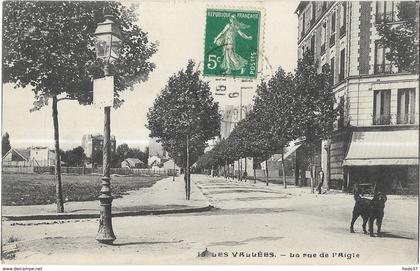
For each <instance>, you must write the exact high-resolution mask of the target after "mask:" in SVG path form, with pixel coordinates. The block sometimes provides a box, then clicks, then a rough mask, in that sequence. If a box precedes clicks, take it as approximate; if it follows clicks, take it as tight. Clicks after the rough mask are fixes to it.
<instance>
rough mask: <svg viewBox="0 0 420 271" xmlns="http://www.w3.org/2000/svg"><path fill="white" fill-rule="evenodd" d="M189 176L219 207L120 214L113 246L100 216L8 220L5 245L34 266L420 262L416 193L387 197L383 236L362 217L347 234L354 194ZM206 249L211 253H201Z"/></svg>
mask: <svg viewBox="0 0 420 271" xmlns="http://www.w3.org/2000/svg"><path fill="white" fill-rule="evenodd" d="M192 179H193V180H194V181H195V183H196V185H197V186H198V187H199V188H200V190H201V191H202V193H203V194H204V195H205V196H206V197H207V198H208V200H209V201H210V202H211V203H212V204H213V205H214V206H215V207H216V209H215V210H214V211H211V212H204V213H195V214H177V215H160V216H143V217H126V218H115V219H114V220H113V225H114V231H115V233H116V235H117V238H118V239H117V241H116V243H115V245H114V246H112V247H110V246H103V245H98V244H97V243H96V242H95V240H94V236H95V232H96V230H97V221H95V220H80V221H70V222H69V221H63V222H64V223H62V224H50V223H52V222H51V221H50V222H47V221H46V222H36V223H38V224H37V225H34V224H32V225H30V224H25V225H16V224H14V225H13V224H10V223H4V224H3V226H5V230H6V231H5V232H6V233H7V235H8V236H17V237H18V239H19V238H20V241H18V242H14V243H12V244H9V245H6V248H7V249H8V250H10V249H13V248H14V249H15V250H16V251H15V254H16V260H17V261H19V262H31V263H33V262H40V263H45V262H48V263H75V262H77V263H101V262H102V263H119V264H130V263H135V264H144V263H157V264H159V263H160V264H170V263H175V264H182V263H183V264H186V263H200V264H213V263H227V262H229V263H236V264H238V263H254V264H275V263H277V264H287V263H289V264H290V263H291V264H293V263H296V264H302V263H310V264H331V263H334V264H414V263H415V262H416V259H417V238H418V235H417V198H401V197H392V196H390V197H389V200H388V202H387V207H386V210H385V213H386V214H385V219H384V223H383V231H384V232H385V236H384V237H381V238H371V237H369V236H367V235H364V234H363V233H362V232H361V221H358V222H357V223H356V224H357V225H356V231H357V232H356V233H354V234H351V233H350V232H349V222H350V218H351V211H352V206H353V204H354V200H353V197H352V196H351V195H345V194H340V193H336V194H334V193H330V194H324V195H313V194H310V193H309V189H308V188H294V187H291V188H288V189H284V188H282V187H281V186H278V185H270V186H268V187H266V186H265V185H264V184H263V183H257V184H255V185H254V184H253V183H252V182H248V183H238V182H236V181H225V180H224V179H222V178H210V177H204V176H200V175H194V176H193V177H192ZM28 223H29V222H28ZM42 223H44V224H42ZM3 238H5V236H3ZM3 240H4V239H3ZM205 249H207V251H209V252H212V253H213V254H211V255H212V256H214V257H197V255H198V253H199V252H203V251H205ZM87 255H88V257H86V256H87ZM327 256H328V257H327Z"/></svg>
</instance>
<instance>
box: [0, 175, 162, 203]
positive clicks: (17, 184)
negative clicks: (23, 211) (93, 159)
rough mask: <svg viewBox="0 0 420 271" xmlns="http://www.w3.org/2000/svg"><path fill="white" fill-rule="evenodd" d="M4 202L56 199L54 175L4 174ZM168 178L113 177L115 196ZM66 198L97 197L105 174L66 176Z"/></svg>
mask: <svg viewBox="0 0 420 271" xmlns="http://www.w3.org/2000/svg"><path fill="white" fill-rule="evenodd" d="M1 177H2V178H1V179H2V192H1V193H2V205H6V206H11V205H12V206H13V205H36V204H51V203H54V202H55V181H54V175H45V174H2V176H1ZM163 178H165V177H140V176H136V177H132V176H130V177H114V176H112V177H111V188H112V195H113V196H114V198H120V197H122V196H123V195H126V194H127V192H128V191H131V190H138V189H140V188H143V187H151V186H153V185H154V184H155V183H156V182H157V181H158V180H161V179H163ZM62 183H63V194H64V196H63V198H64V199H65V201H89V200H96V199H98V196H99V191H100V189H101V176H95V175H93V176H92V175H62Z"/></svg>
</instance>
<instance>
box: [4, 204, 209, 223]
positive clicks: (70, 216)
mask: <svg viewBox="0 0 420 271" xmlns="http://www.w3.org/2000/svg"><path fill="white" fill-rule="evenodd" d="M213 208H214V207H213V206H212V205H208V206H206V207H197V208H184V209H162V210H139V211H120V212H113V213H112V217H125V216H145V215H164V214H181V213H199V212H206V211H210V210H212V209H213ZM98 212H99V211H98ZM2 217H3V219H4V220H7V221H23V220H58V219H87V218H99V213H83V214H77V213H73V214H70V213H63V214H34V215H3V216H2Z"/></svg>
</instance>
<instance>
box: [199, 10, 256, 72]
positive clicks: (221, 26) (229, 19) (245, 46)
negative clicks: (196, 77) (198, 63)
mask: <svg viewBox="0 0 420 271" xmlns="http://www.w3.org/2000/svg"><path fill="white" fill-rule="evenodd" d="M260 20H261V12H260V11H258V10H252V11H251V10H228V9H207V13H206V30H205V50H204V52H205V53H204V75H206V76H226V77H242V78H256V77H257V71H258V49H259V48H258V47H259V38H260V37H259V36H260Z"/></svg>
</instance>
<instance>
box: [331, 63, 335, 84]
mask: <svg viewBox="0 0 420 271" xmlns="http://www.w3.org/2000/svg"><path fill="white" fill-rule="evenodd" d="M334 60H335V59H334V58H331V60H330V63H331V64H330V70H331V80H332V84H333V85H334V81H335V80H334V79H335V78H334V71H335V63H334Z"/></svg>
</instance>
